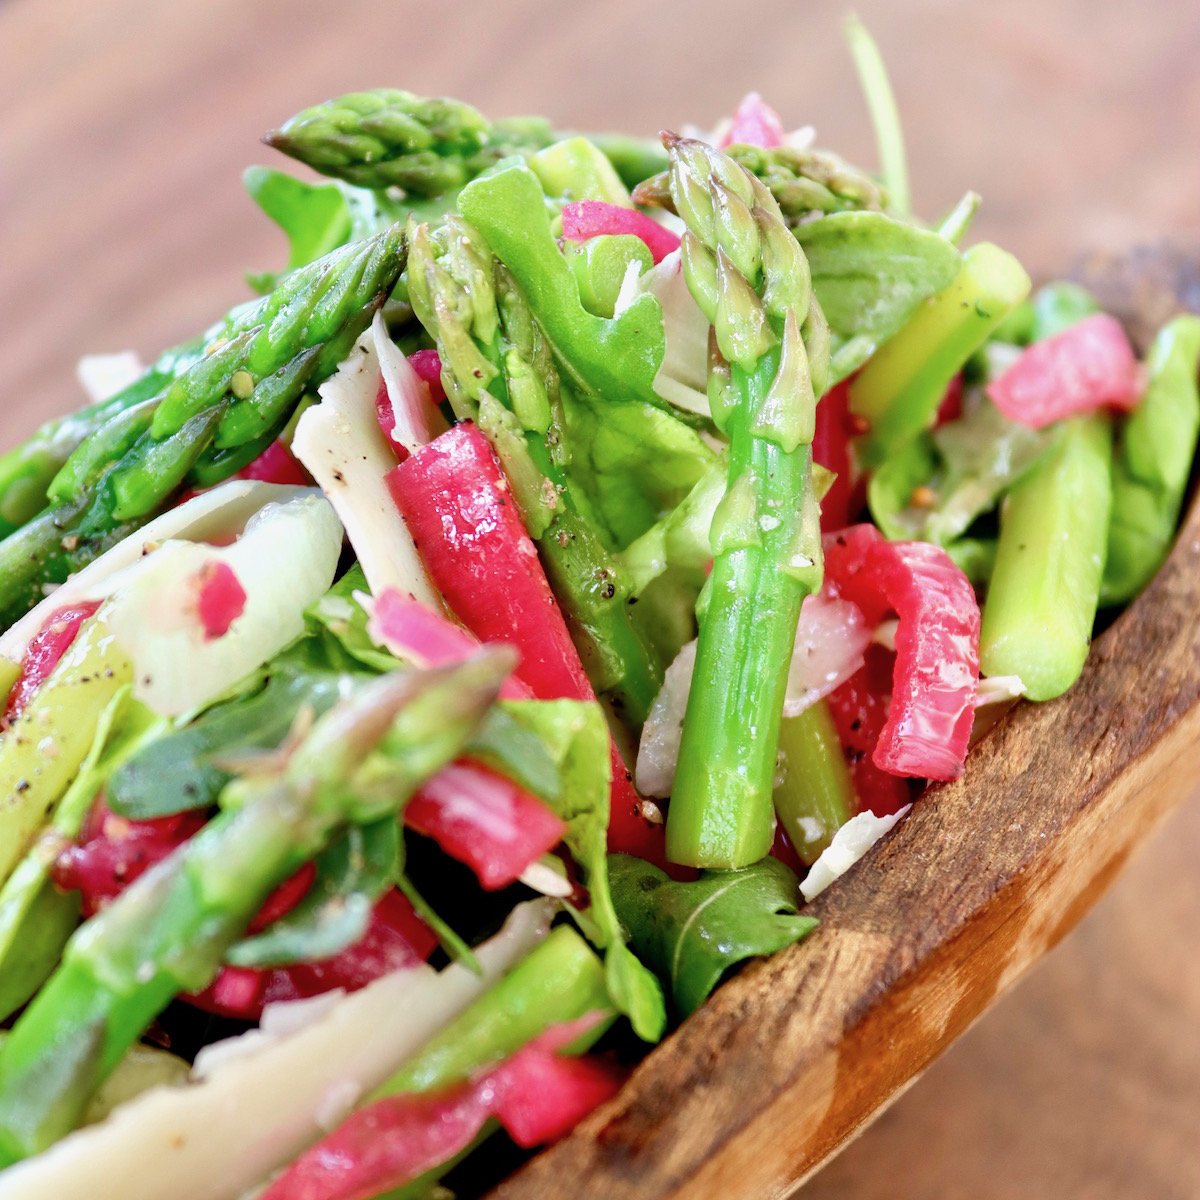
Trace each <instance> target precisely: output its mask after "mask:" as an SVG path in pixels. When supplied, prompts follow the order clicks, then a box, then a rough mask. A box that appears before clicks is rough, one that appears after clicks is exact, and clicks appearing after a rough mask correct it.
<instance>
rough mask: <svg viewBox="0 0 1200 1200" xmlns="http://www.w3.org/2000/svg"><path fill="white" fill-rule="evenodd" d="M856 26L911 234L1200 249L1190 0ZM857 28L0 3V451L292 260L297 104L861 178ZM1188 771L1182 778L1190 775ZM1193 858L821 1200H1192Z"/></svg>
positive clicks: (114, 0)
mask: <svg viewBox="0 0 1200 1200" xmlns="http://www.w3.org/2000/svg"><path fill="white" fill-rule="evenodd" d="M856 7H857V8H858V10H859V12H860V13H861V15H862V16H863V17H864V18H865V19H866V20H867V22H868V24H869V25H870V26H871V28H872V29H873V30H874V31H875V32H876V35H877V36H878V37H879V39H880V41H881V42H882V43H883V47H884V50H885V53H886V56H887V58H888V61H889V63H890V64H891V67H892V71H893V74H894V77H895V83H896V87H897V91H898V93H899V96H900V100H901V103H902V105H903V108H904V111H905V116H906V119H907V126H908V130H909V141H910V149H911V157H912V166H913V173H914V179H915V192H916V199H917V202H918V205H919V207H920V208H921V209H922V211H924V212H925V213H926V214H927V215H929V216H935V215H937V213H938V212H939V211H941V210H942V209H943V208H946V207H948V206H949V205H950V204H952V203H953V202H954V200H955V199H957V197H958V196H959V195H960V194H961V192H962V191H963V190H965V189H966V188H967V187H974V188H976V189H977V190H979V191H980V192H982V194H983V195H984V198H985V206H984V210H983V213H982V215H981V218H980V221H979V225H978V232H979V233H980V234H981V235H984V236H988V237H991V238H993V239H995V240H997V241H1000V242H1001V243H1002V244H1004V245H1005V246H1007V247H1008V248H1010V249H1012V250H1014V251H1015V252H1016V253H1018V254H1019V255H1020V256H1021V257H1022V258H1023V259H1024V260H1025V261H1026V263H1027V264H1028V265H1029V266H1030V268H1031V270H1033V271H1034V273H1035V274H1036V273H1040V274H1049V273H1053V272H1056V271H1058V270H1061V269H1062V268H1064V267H1065V266H1067V265H1068V264H1070V263H1071V262H1072V261H1073V260H1074V259H1075V258H1076V256H1077V255H1079V254H1080V253H1083V252H1085V251H1091V250H1096V249H1120V248H1122V247H1126V246H1129V245H1132V244H1134V243H1137V242H1144V241H1149V240H1157V239H1159V238H1169V239H1171V240H1174V241H1176V242H1178V243H1181V244H1189V243H1190V244H1192V245H1196V244H1198V243H1200V155H1197V153H1196V148H1197V146H1200V71H1197V70H1196V68H1195V63H1196V62H1197V61H1200V9H1198V8H1197V6H1196V5H1195V4H1193V3H1187V4H1184V3H1179V2H1178V0H1146V2H1144V3H1142V4H1140V5H1136V6H1131V5H1129V4H1127V3H1113V2H1109V0H1102V2H1097V0H1061V2H1057V3H1055V2H1046V0H1040V2H1039V0H1009V2H1008V3H1006V4H1004V5H996V6H992V5H984V4H981V3H976V4H971V3H967V2H966V0H959V2H951V0H941V2H938V0H912V2H911V3H905V4H897V3H888V2H887V0H875V2H870V3H867V2H864V3H859V4H858V5H857V6H856ZM842 8H843V6H842V5H841V4H840V3H834V2H833V0H806V2H800V0H764V2H763V3H760V4H757V5H754V6H740V5H739V6H733V5H730V4H728V3H720V2H718V0H693V2H691V3H686V4H685V3H683V2H682V0H679V2H677V3H668V4H660V5H657V6H650V5H646V4H644V3H638V2H636V0H607V2H606V3H605V4H603V5H599V4H598V5H572V6H567V5H558V6H553V7H551V6H548V5H544V4H537V3H534V2H533V0H521V2H516V3H504V2H502V0H494V2H493V3H490V4H462V3H442V4H439V5H437V6H436V8H435V7H434V6H432V5H429V4H417V3H409V2H396V0H390V2H389V0H342V2H341V3H339V4H337V5H330V4H327V3H317V2H315V0H303V2H299V3H287V2H284V0H206V2H203V3H202V2H200V0H195V2H188V3H184V2H181V0H174V2H172V3H169V4H168V3H161V2H160V0H90V2H85V0H2V2H0V112H2V113H3V119H2V120H0V347H2V349H3V355H2V361H3V363H4V366H5V372H4V382H3V386H2V391H0V394H2V396H3V406H4V407H3V414H4V419H3V427H2V428H3V433H2V435H0V438H2V440H3V442H4V443H5V444H8V443H11V442H13V441H15V440H16V439H17V438H19V437H20V436H21V435H23V434H24V433H25V432H27V431H28V430H29V429H30V428H32V426H33V425H34V424H36V423H37V421H38V420H40V419H41V418H43V417H45V416H47V415H50V414H51V413H53V412H56V411H59V410H62V409H66V408H69V407H73V406H74V405H76V404H77V403H78V399H79V398H78V394H77V390H76V388H75V386H74V383H73V378H72V370H73V363H74V359H75V358H76V357H77V355H78V354H79V353H82V352H87V351H97V350H108V349H121V348H126V347H134V348H137V349H139V350H141V351H142V352H144V353H147V354H148V353H152V352H153V351H155V350H156V349H157V348H158V347H159V346H161V345H164V344H167V343H168V342H171V341H175V340H178V339H179V338H181V337H183V336H186V335H187V334H189V333H191V332H193V331H194V330H195V329H197V328H199V327H201V326H203V325H204V324H206V323H207V322H208V321H209V320H210V319H211V318H212V317H213V316H214V315H216V314H217V313H219V312H220V311H223V310H224V309H225V308H226V307H228V305H229V304H230V303H231V302H233V301H235V300H237V299H240V298H241V297H242V296H244V295H245V291H244V288H243V286H242V284H241V273H242V272H243V271H244V270H246V269H249V268H256V269H258V268H266V267H272V266H275V265H277V264H278V263H279V262H280V261H281V258H282V246H281V240H280V238H279V237H278V235H277V234H276V233H274V231H272V230H271V229H270V227H269V226H268V225H267V224H266V223H265V221H263V220H261V219H260V218H259V217H258V216H257V214H256V212H255V210H254V209H253V207H252V205H251V204H250V202H249V201H248V200H247V199H246V198H245V197H244V195H243V194H242V193H241V190H240V186H239V181H238V176H239V173H240V170H241V168H242V167H243V166H245V165H246V164H248V163H251V162H268V161H270V154H269V152H268V151H267V150H266V149H265V148H264V147H261V146H259V145H257V143H256V139H257V137H258V135H259V133H260V132H261V131H262V130H263V129H265V128H267V127H269V126H270V125H272V124H275V123H277V122H278V121H279V120H281V119H283V118H284V117H286V116H287V115H288V114H290V113H291V112H292V111H293V110H295V109H297V108H299V107H301V106H302V105H304V104H306V103H310V102H312V101H314V100H316V99H320V98H323V97H324V96H326V95H330V94H333V93H336V92H339V91H343V90H348V89H350V88H353V87H361V86H370V85H374V84H381V83H389V84H398V85H402V86H407V87H411V88H412V89H414V90H416V91H423V92H438V91H444V92H448V93H451V94H457V95H462V96H464V97H466V98H468V99H471V100H473V101H474V102H476V103H477V104H479V105H480V106H481V107H483V108H484V109H485V110H486V111H489V112H491V113H492V114H494V115H504V114H510V113H517V112H526V111H538V112H546V113H548V114H550V115H552V116H554V117H555V118H556V119H557V120H558V121H560V122H561V123H562V124H564V125H579V126H588V125H591V126H594V127H599V126H610V127H613V128H619V129H625V130H630V131H651V130H653V129H655V128H657V127H659V126H663V125H667V126H678V125H680V124H682V123H683V122H685V121H695V122H699V123H704V122H709V121H712V120H713V119H715V118H716V117H718V116H719V115H721V114H722V113H723V112H725V111H727V110H728V109H729V108H730V107H731V105H732V104H733V103H734V102H735V100H736V99H737V97H738V96H739V95H740V94H741V93H742V92H744V91H745V90H747V89H749V88H751V87H757V88H759V89H761V90H762V91H764V92H765V93H766V94H767V96H768V98H770V99H771V100H772V101H773V102H774V103H775V104H776V105H777V106H778V107H779V108H780V109H781V110H783V112H784V115H785V118H786V119H787V120H788V121H789V123H793V124H802V123H806V122H812V123H814V124H815V125H816V126H817V128H818V132H819V134H820V135H821V140H822V141H823V142H824V143H826V144H829V145H832V146H834V147H836V148H838V149H839V150H842V151H843V152H845V153H846V154H847V155H849V156H851V157H855V158H858V159H860V160H865V161H868V162H869V161H870V159H871V150H870V137H869V133H868V131H867V128H866V121H865V114H864V110H863V105H862V102H861V100H860V99H859V98H858V95H857V92H856V90H855V86H854V83H853V80H852V77H851V75H850V73H849V70H848V66H847V60H846V56H845V53H844V51H843V50H842V48H841V45H840V33H839V27H838V21H839V16H840V13H841V11H842ZM735 9H736V15H734V13H735ZM1192 569H1193V570H1194V569H1195V566H1194V564H1193V566H1192ZM1169 667H1170V664H1166V665H1165V666H1164V671H1165V672H1167V674H1165V675H1164V677H1163V678H1164V680H1165V679H1167V678H1169ZM1169 699H1170V698H1169V697H1168V698H1167V700H1168V701H1169ZM1162 702H1163V697H1161V696H1156V697H1147V698H1146V707H1147V708H1149V707H1152V706H1153V705H1154V704H1160V703H1162ZM1128 703H1129V705H1130V706H1131V707H1130V711H1131V712H1134V713H1136V712H1137V706H1138V705H1139V704H1140V698H1137V697H1134V698H1132V699H1131V700H1130V701H1129V702H1128ZM1124 719H1125V718H1124V717H1121V718H1120V719H1119V720H1118V722H1117V726H1116V727H1117V728H1120V727H1122V723H1123V721H1124ZM1080 752H1081V753H1082V749H1081V751H1080ZM1194 753H1195V752H1194V749H1192V750H1190V751H1189V752H1188V753H1184V751H1182V750H1181V751H1180V753H1179V756H1178V757H1179V762H1178V764H1177V765H1178V770H1179V774H1180V778H1187V777H1188V776H1189V775H1190V774H1192V773H1195V774H1200V764H1196V763H1194V762H1193V761H1192V758H1193V757H1194ZM987 802H988V798H987V796H984V795H979V796H976V797H973V803H975V804H979V805H986V804H987ZM1149 807H1151V808H1152V807H1153V805H1150V806H1149ZM936 812H937V810H936V809H935V808H934V807H932V806H931V807H930V809H929V813H930V814H931V815H929V816H926V817H925V820H926V821H929V820H932V819H933V816H934V815H936ZM919 828H920V826H919V825H917V824H915V823H914V825H913V826H912V829H913V830H914V834H910V835H909V837H910V838H912V837H914V836H915V831H916V830H918V829H919ZM1014 836H1017V835H1016V834H1014ZM911 849H912V851H913V852H914V853H916V854H919V853H920V846H919V844H916V845H913V846H912V847H911ZM1198 856H1200V806H1198V805H1196V804H1192V805H1190V806H1188V807H1186V808H1185V809H1184V810H1183V811H1182V812H1181V813H1180V814H1179V815H1177V816H1176V817H1175V818H1173V819H1172V821H1171V822H1170V824H1168V826H1167V827H1166V828H1165V830H1164V831H1163V832H1162V833H1160V834H1159V835H1158V836H1157V837H1156V838H1155V839H1154V841H1153V842H1151V843H1150V845H1149V846H1148V847H1147V849H1146V850H1145V851H1144V852H1143V853H1142V854H1141V855H1140V856H1139V857H1138V858H1137V859H1136V860H1135V861H1134V862H1133V864H1132V865H1131V866H1130V868H1129V869H1128V871H1126V872H1125V874H1124V876H1123V878H1122V879H1121V880H1120V881H1119V882H1118V883H1117V884H1116V886H1115V887H1114V888H1113V889H1112V891H1111V892H1109V894H1108V895H1107V896H1106V897H1105V898H1104V899H1103V900H1102V901H1101V902H1100V904H1099V906H1098V907H1097V909H1096V910H1095V912H1094V913H1093V914H1092V915H1091V916H1090V917H1089V918H1087V920H1085V921H1084V923H1083V925H1082V926H1081V927H1080V928H1079V930H1078V931H1077V932H1076V933H1075V934H1073V935H1071V936H1070V937H1069V938H1068V939H1067V940H1066V942H1065V943H1064V944H1063V945H1062V946H1061V947H1060V948H1059V949H1058V950H1057V951H1056V952H1055V953H1054V954H1053V955H1052V956H1051V957H1050V958H1049V959H1048V960H1047V961H1046V962H1045V964H1044V965H1043V966H1041V967H1039V968H1038V970H1037V972H1036V973H1035V975H1034V976H1033V977H1032V978H1031V979H1030V980H1029V981H1028V982H1027V983H1025V984H1024V985H1023V986H1022V987H1021V988H1020V989H1019V990H1018V991H1017V992H1016V993H1015V994H1014V995H1013V996H1012V997H1011V998H1010V999H1008V1000H1006V1001H1004V1002H1003V1003H1002V1004H1001V1005H1000V1006H999V1007H998V1008H997V1009H996V1010H995V1011H994V1012H993V1013H991V1014H990V1015H989V1016H988V1018H987V1019H986V1020H985V1021H984V1022H982V1023H981V1024H980V1025H979V1026H977V1027H976V1028H975V1029H973V1030H972V1031H971V1032H969V1033H967V1034H966V1035H965V1036H964V1037H963V1038H962V1039H961V1040H960V1041H959V1042H958V1043H957V1044H956V1045H955V1047H954V1049H953V1050H951V1051H950V1052H949V1053H948V1054H947V1055H946V1056H945V1057H944V1058H943V1059H942V1060H941V1061H939V1062H938V1063H936V1064H935V1065H934V1066H933V1067H932V1069H931V1070H930V1071H929V1072H928V1074H927V1075H926V1077H925V1078H924V1080H923V1081H922V1082H921V1083H920V1085H919V1086H917V1087H916V1088H914V1089H913V1090H912V1091H911V1092H910V1093H909V1094H908V1095H907V1096H905V1097H904V1098H903V1099H902V1100H900V1101H899V1103H897V1104H896V1105H895V1106H894V1107H893V1108H892V1109H891V1110H890V1112H889V1113H887V1114H886V1115H885V1116H884V1117H883V1118H882V1120H881V1121H880V1122H879V1123H878V1124H876V1125H875V1126H874V1127H873V1128H872V1129H871V1130H869V1131H868V1132H867V1133H866V1134H865V1135H864V1136H863V1137H862V1138H861V1139H860V1140H859V1141H858V1142H857V1143H856V1144H854V1145H853V1146H851V1147H850V1149H849V1150H847V1151H846V1152H845V1153H843V1154H842V1155H841V1156H840V1157H839V1158H838V1159H837V1160H835V1161H834V1162H833V1163H832V1164H831V1165H830V1166H828V1167H827V1168H826V1169H825V1170H824V1171H823V1172H822V1173H821V1174H820V1175H819V1176H817V1177H816V1178H815V1179H814V1180H813V1181H811V1182H810V1183H808V1184H807V1185H806V1187H805V1188H804V1189H803V1192H802V1195H803V1196H804V1197H805V1198H806V1200H823V1198H824V1197H834V1196H838V1197H853V1198H855V1200H860V1198H861V1200H874V1198H875V1197H880V1198H882V1197H884V1196H885V1195H886V1196H888V1197H889V1198H890V1197H893V1196H896V1195H901V1196H904V1197H905V1198H906V1200H934V1198H935V1197H936V1198H947V1197H958V1196H962V1197H968V1196H970V1197H973V1198H982V1200H1017V1198H1020V1200H1028V1198H1029V1197H1043V1196H1045V1197H1055V1198H1057V1200H1076V1198H1079V1200H1082V1198H1085V1197H1086V1198H1087V1200H1109V1198H1112V1200H1116V1198H1117V1197H1121V1198H1125V1197H1148V1198H1151V1200H1158V1198H1163V1200H1185V1198H1192V1197H1195V1196H1197V1195H1200V1151H1198V1150H1197V1138H1196V1130H1197V1129H1198V1128H1200V930H1198V922H1197V917H1198V916H1200V874H1198V873H1197V871H1196V861H1197V857H1198ZM802 1015H803V1014H802V1013H801V1014H798V1019H800V1017H802ZM797 1116H799V1114H797ZM634 1194H636V1193H634ZM682 1194H686V1192H684V1193H682Z"/></svg>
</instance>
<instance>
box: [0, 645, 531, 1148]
mask: <svg viewBox="0 0 1200 1200" xmlns="http://www.w3.org/2000/svg"><path fill="white" fill-rule="evenodd" d="M512 666H513V655H512V654H511V653H510V652H508V651H505V650H499V651H498V650H488V651H483V652H481V653H480V654H478V655H476V656H475V657H474V658H472V659H470V660H469V661H467V662H466V663H464V664H462V665H460V666H457V667H454V668H446V669H442V670H436V671H429V672H411V673H400V672H397V673H393V674H391V675H387V676H383V677H381V678H380V679H379V680H378V681H376V682H374V683H372V684H370V685H368V686H367V687H365V688H364V689H363V690H362V691H361V692H359V693H358V694H357V695H356V696H354V697H353V698H351V699H350V700H348V701H346V702H345V703H344V704H343V705H341V706H339V707H338V708H335V709H334V710H332V711H331V712H329V713H327V714H326V715H325V716H324V717H322V718H321V719H320V720H319V721H318V722H317V724H316V725H315V726H314V727H313V729H312V731H311V732H310V733H309V735H308V736H307V737H306V738H305V739H304V741H303V742H302V743H301V744H300V745H299V746H298V747H297V748H296V750H295V751H294V752H293V753H292V755H291V757H290V759H289V760H288V762H287V763H286V765H285V766H284V767H283V768H282V770H280V771H279V772H278V773H275V774H269V775H268V774H264V775H259V776H249V777H244V778H242V779H240V780H238V781H236V782H235V783H233V784H231V785H230V789H232V790H233V791H234V792H235V793H236V794H235V796H234V797H232V798H231V801H230V806H229V807H228V808H226V809H225V810H224V811H222V812H221V813H220V814H219V815H218V816H216V817H214V818H213V820H212V821H210V822H209V824H208V825H206V826H205V827H204V829H203V830H201V832H200V833H199V834H197V835H196V836H195V837H194V838H192V839H191V840H190V841H189V842H187V843H186V844H185V845H184V846H182V847H181V848H180V849H179V850H178V851H176V852H175V853H174V854H173V855H171V856H170V858H168V859H166V860H164V862H162V863H161V864H159V866H158V867H156V868H154V869H153V870H151V871H150V872H148V873H147V874H145V875H143V876H142V877H141V878H140V879H138V880H137V881H136V882H135V883H134V884H133V885H132V886H131V887H130V888H129V889H128V890H127V891H126V892H124V893H123V894H122V895H121V896H120V897H119V898H118V899H117V900H115V901H114V902H113V903H112V904H111V905H110V906H109V907H108V908H106V909H105V910H104V911H103V912H102V913H100V914H98V915H97V916H96V917H94V918H93V919H92V920H91V921H89V922H88V923H87V924H86V925H84V926H83V927H82V929H80V931H79V932H78V933H77V934H76V935H75V937H74V938H72V939H71V941H70V943H69V944H68V946H67V949H66V951H65V953H64V955H63V963H62V966H61V967H60V968H59V969H58V971H57V972H56V973H55V974H54V976H53V977H52V978H51V980H50V981H49V983H48V984H47V985H46V986H45V987H44V988H43V989H42V991H41V992H40V993H39V994H38V996H37V998H36V999H35V1000H34V1002H33V1004H31V1005H30V1007H29V1008H28V1009H27V1010H26V1012H25V1014H24V1015H23V1016H22V1018H21V1019H20V1021H18V1023H17V1025H16V1027H15V1028H14V1030H13V1032H12V1035H11V1036H10V1037H9V1039H8V1040H7V1041H6V1042H5V1044H4V1047H3V1050H0V1166H3V1165H7V1164H9V1163H12V1162H16V1161H18V1160H19V1159H21V1158H24V1157H26V1156H28V1155H30V1154H35V1153H37V1152H39V1151H40V1150H43V1149H45V1147H46V1146H48V1145H49V1144H51V1143H52V1142H53V1141H55V1140H56V1139H57V1138H59V1137H61V1136H62V1135H63V1134H65V1133H67V1132H68V1131H69V1130H70V1129H72V1128H74V1127H75V1125H76V1124H77V1123H78V1121H79V1119H80V1117H81V1116H82V1114H83V1111H84V1109H85V1108H86V1106H87V1103H88V1100H89V1099H90V1097H91V1096H92V1094H93V1093H94V1092H95V1091H96V1089H97V1088H98V1087H99V1085H100V1084H101V1083H102V1082H103V1081H104V1079H105V1078H106V1077H107V1076H108V1075H109V1073H110V1072H111V1071H112V1070H113V1068H114V1067H115V1066H116V1064H117V1062H118V1061H119V1060H120V1059H121V1057H122V1056H123V1055H124V1053H125V1052H126V1050H128V1048H129V1047H130V1045H131V1044H132V1043H133V1042H134V1041H135V1040H136V1039H137V1037H138V1036H139V1035H140V1034H141V1032H142V1031H143V1030H144V1029H145V1027H146V1026H147V1025H148V1024H149V1022H150V1021H151V1020H153V1018H154V1016H155V1015H156V1014H157V1013H158V1012H159V1011H160V1010H161V1009H162V1008H163V1007H164V1006H165V1005H166V1004H167V1003H168V1001H169V1000H170V999H171V997H172V996H174V995H175V994H176V993H178V992H181V991H195V990H198V989H201V988H203V987H205V986H206V985H207V984H208V983H209V982H210V981H211V980H212V978H213V977H214V975H215V974H216V972H217V970H218V968H219V966H220V963H221V960H222V958H223V956H224V955H225V953H226V951H227V950H228V949H229V947H230V946H231V945H232V944H233V943H234V941H235V940H236V939H237V938H238V937H239V936H240V935H241V933H242V931H243V930H244V929H245V927H246V925H247V924H248V923H249V921H250V919H251V918H252V916H253V915H254V913H255V912H256V911H257V910H258V908H259V907H260V906H261V904H262V902H263V900H264V899H265V898H266V896H267V895H268V894H269V893H270V891H271V890H272V888H274V887H275V886H276V885H277V884H279V883H280V882H281V881H282V880H283V879H285V878H287V877H288V876H289V875H290V874H292V873H293V872H294V871H295V870H296V869H297V868H298V867H299V866H300V865H301V864H302V863H304V862H305V861H307V860H308V859H310V858H312V857H313V856H314V855H315V854H317V853H318V852H319V851H320V850H321V849H322V848H323V847H324V846H325V845H327V844H328V843H329V841H330V840H331V838H333V837H334V836H335V835H336V834H337V833H338V831H339V830H340V829H342V828H344V827H346V826H347V825H348V824H354V823H357V824H365V823H368V822H370V821H373V820H378V819H380V818H382V817H384V816H386V815H388V814H389V813H394V812H396V811H397V810H398V809H399V808H400V807H402V806H403V804H404V802H405V800H406V799H407V798H408V796H409V795H411V793H412V792H413V790H414V789H415V788H417V787H418V786H419V785H420V784H421V783H422V782H423V781H424V780H425V779H426V778H428V777H429V775H431V774H432V773H433V772H435V771H436V770H438V769H439V768H440V767H441V766H442V765H444V764H445V763H446V762H448V761H450V760H451V759H452V758H454V757H455V756H456V755H457V754H458V753H459V752H460V750H461V748H462V746H463V744H464V743H465V741H466V740H467V738H469V737H470V735H471V733H472V732H473V730H474V729H475V728H476V727H477V726H478V724H479V721H480V720H481V718H482V717H483V715H484V713H485V712H486V711H487V709H488V708H489V706H490V705H491V703H492V701H493V699H494V698H495V696H496V695H497V693H498V691H499V688H500V685H501V683H502V682H503V680H504V679H505V678H506V677H507V675H508V674H509V672H510V671H511V670H512ZM230 789H227V790H230Z"/></svg>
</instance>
